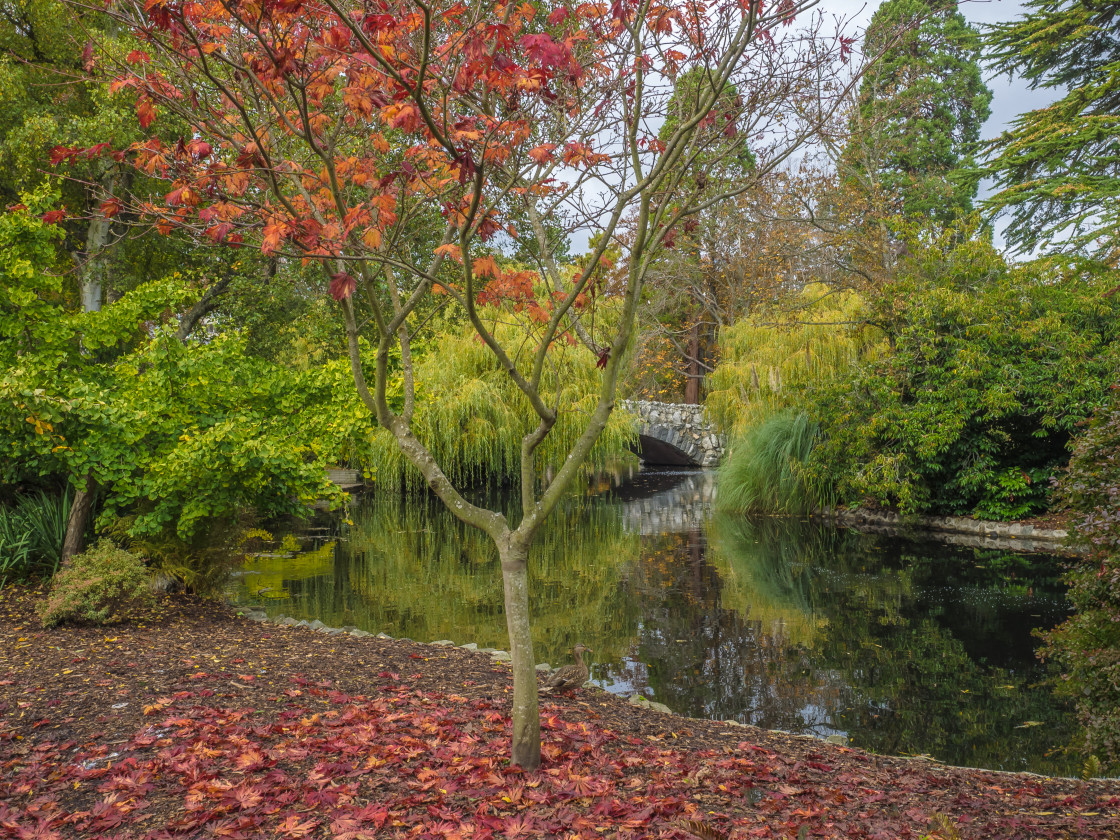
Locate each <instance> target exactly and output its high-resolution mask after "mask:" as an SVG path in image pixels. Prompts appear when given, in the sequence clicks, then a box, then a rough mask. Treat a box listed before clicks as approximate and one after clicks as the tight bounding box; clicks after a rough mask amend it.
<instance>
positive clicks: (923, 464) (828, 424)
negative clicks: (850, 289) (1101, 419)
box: [801, 230, 1120, 519]
mask: <svg viewBox="0 0 1120 840" xmlns="http://www.w3.org/2000/svg"><path fill="white" fill-rule="evenodd" d="M907 246H908V250H907V255H906V257H905V258H904V260H903V263H902V265H901V266H900V269H899V273H900V276H899V279H898V280H897V281H896V282H895V283H894V284H892V285H891V286H890V287H888V288H886V289H884V290H883V291H882V292H881V294H880V295H878V296H877V298H876V299H874V300H873V301H871V302H870V304H869V306H870V310H871V311H869V312H868V313H867V316H866V317H868V318H869V319H870V320H873V321H875V322H876V323H878V324H881V325H882V326H883V329H884V330H885V331H886V332H887V334H888V336H889V338H890V343H891V352H890V353H889V354H887V355H885V356H883V357H882V358H879V359H874V360H871V361H865V362H862V363H857V364H856V365H854V366H853V367H852V368H851V369H850V371H849V374H848V375H847V376H845V377H842V378H839V379H832V380H825V381H822V382H821V383H820V384H819V385H809V386H807V387H808V390H809V394H808V398H807V400H806V401H805V402H804V403H803V404H802V406H801V407H802V410H805V411H807V412H808V413H809V414H811V415H812V416H814V417H815V418H816V419H818V420H819V421H820V423H821V429H822V433H821V437H820V441H819V442H818V445H817V447H816V449H815V450H814V454H813V456H812V462H811V464H810V472H812V473H813V474H814V475H816V476H817V477H818V478H819V479H820V480H822V481H823V482H824V483H826V484H832V485H834V486H835V487H836V489H837V493H838V495H839V497H840V499H841V500H842V501H844V502H846V503H848V504H866V503H868V502H875V503H878V504H880V505H884V506H887V507H893V508H898V509H900V510H901V511H903V512H906V513H937V514H953V515H971V516H979V517H982V518H992V519H1017V518H1021V517H1024V516H1030V515H1032V514H1034V513H1037V512H1040V511H1044V510H1045V509H1046V508H1047V506H1048V504H1049V498H1048V496H1049V486H1050V485H1049V478H1050V476H1051V475H1053V474H1054V473H1055V471H1056V470H1059V469H1060V468H1061V467H1062V466H1063V465H1064V464H1065V462H1066V460H1067V458H1068V450H1067V444H1068V442H1069V440H1070V437H1071V435H1072V434H1073V433H1074V432H1075V430H1076V428H1077V425H1078V424H1079V423H1081V422H1082V421H1084V420H1086V419H1087V418H1088V417H1089V416H1090V415H1091V414H1092V413H1093V411H1094V410H1095V409H1096V408H1098V407H1099V406H1101V405H1102V404H1104V403H1105V402H1106V399H1107V393H1108V387H1109V385H1110V384H1111V383H1112V382H1113V381H1114V378H1115V372H1116V370H1117V368H1118V366H1120V298H1117V297H1115V296H1113V297H1107V296H1106V295H1105V294H1104V293H1105V292H1106V291H1107V290H1108V289H1109V288H1111V287H1113V286H1115V285H1116V278H1115V276H1114V275H1113V274H1111V273H1110V272H1108V271H1105V270H1104V269H1102V268H1101V267H1099V266H1095V265H1093V264H1089V263H1085V262H1072V261H1067V262H1063V261H1058V260H1054V259H1047V260H1039V261H1036V262H1034V263H1028V264H1024V265H1017V266H1009V265H1007V263H1006V262H1005V261H1004V260H1003V258H1002V257H1001V256H1000V255H999V253H998V252H997V251H996V250H995V249H994V248H993V247H992V245H991V243H990V242H988V241H987V240H986V239H985V238H984V235H983V234H982V233H977V232H972V233H971V234H969V233H968V231H967V230H966V231H949V232H945V233H942V234H938V235H920V234H919V235H916V236H912V237H910V238H909V239H908V241H907Z"/></svg>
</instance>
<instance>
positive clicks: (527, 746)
mask: <svg viewBox="0 0 1120 840" xmlns="http://www.w3.org/2000/svg"><path fill="white" fill-rule="evenodd" d="M512 536H513V535H507V536H506V537H505V539H503V540H501V541H499V543H498V557H499V559H500V560H501V563H502V584H503V587H504V589H505V606H506V629H507V631H508V632H509V652H510V654H511V655H512V656H513V710H512V712H511V715H510V717H511V718H512V720H513V749H512V754H511V762H512V763H513V764H514V765H515V766H517V767H524V768H525V769H526V770H536V769H537V768H538V767H540V764H541V718H540V711H539V709H538V704H537V663H536V660H535V659H534V658H533V634H532V631H531V628H530V626H529V564H528V555H529V547H528V546H527V545H525V544H524V543H522V542H520V541H517V540H515V539H513V538H512Z"/></svg>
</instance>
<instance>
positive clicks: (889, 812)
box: [0, 588, 1120, 840]
mask: <svg viewBox="0 0 1120 840" xmlns="http://www.w3.org/2000/svg"><path fill="white" fill-rule="evenodd" d="M40 596H41V593H40V592H37V591H36V590H29V589H23V588H20V589H9V590H5V591H3V592H0V615H2V616H3V621H2V624H0V641H2V643H0V671H3V672H4V673H5V674H6V679H5V680H4V681H3V686H2V687H0V710H2V711H0V715H2V717H0V767H2V768H3V772H2V773H0V803H2V804H0V827H2V828H0V830H2V831H6V832H8V836H18V835H19V833H20V832H21V831H22V832H25V833H30V832H33V831H38V832H39V833H40V834H42V835H44V836H46V835H47V834H48V833H50V832H54V833H55V835H56V836H59V837H69V838H94V837H104V836H118V837H133V838H145V840H158V839H159V838H174V837H184V838H185V837H193V836H199V835H202V834H207V833H211V832H213V833H217V834H224V835H227V836H231V837H232V836H245V837H283V836H290V837H297V836H304V837H315V838H326V837H332V836H338V835H340V834H348V835H349V836H353V837H355V838H356V837H360V836H368V837H372V836H374V835H376V836H397V835H399V836H404V835H406V834H410V833H413V834H416V835H418V836H420V835H422V836H453V834H452V833H449V832H454V831H457V832H458V836H460V837H464V838H466V837H474V838H480V839H481V838H489V837H501V836H505V837H513V836H520V835H522V834H524V835H526V836H530V835H532V836H540V837H545V838H552V837H556V838H559V837H565V838H568V837H577V838H591V837H601V836H605V835H604V832H608V833H609V834H608V835H607V836H617V837H620V838H628V837H633V838H638V837H648V836H652V835H658V836H662V837H665V838H669V839H670V840H689V839H690V838H693V837H695V836H707V837H712V836H721V837H730V836H734V837H740V836H742V837H746V836H757V837H793V836H797V835H798V834H799V833H803V834H804V835H805V836H812V837H827V838H840V837H844V838H872V837H891V838H911V840H917V838H920V837H922V836H941V837H947V836H950V835H949V834H940V835H937V834H934V832H935V831H937V829H938V827H939V826H949V827H950V828H951V829H952V831H953V835H952V836H957V837H960V838H963V840H970V838H991V837H1039V838H1042V837H1052V838H1059V837H1072V836H1076V837H1079V838H1086V839H1087V840H1088V839H1089V838H1106V837H1111V836H1114V829H1115V825H1116V824H1117V822H1116V821H1117V819H1118V818H1120V781H1115V780H1111V781H1108V780H1095V781H1092V782H1088V783H1084V782H1079V781H1075V780H1070V779H1054V778H1047V777H1040V776H1034V775H1029V774H1019V773H995V772H989V771H982V770H971V769H962V768H955V767H946V766H942V765H938V764H935V763H932V762H929V761H924V760H919V759H898V758H888V757H883V756H877V755H871V754H868V753H865V752H862V751H860V750H857V749H851V748H844V747H839V746H833V745H829V744H825V743H822V742H820V741H815V740H812V739H808V738H798V737H795V736H788V735H777V734H774V733H768V732H765V731H762V730H758V729H755V728H753V727H744V726H728V725H726V724H722V723H718V722H714V721H702V720H692V719H687V718H680V717H676V716H672V715H664V714H659V713H657V712H653V711H649V710H645V709H640V708H637V707H635V706H633V705H631V704H630V703H628V702H626V701H625V700H622V699H620V698H617V697H614V696H612V695H609V694H607V693H605V692H600V691H574V692H571V693H570V694H567V695H557V696H552V697H548V698H542V721H543V726H542V740H543V753H544V764H543V766H542V768H541V770H540V771H538V772H536V773H524V772H523V771H521V770H519V769H516V768H510V767H508V766H507V765H506V762H505V756H506V754H507V752H508V748H509V734H508V732H509V720H508V708H509V692H510V678H509V669H508V667H507V666H505V665H503V664H501V663H498V664H494V663H492V662H491V657H490V656H489V655H487V654H482V653H479V652H470V651H467V650H462V649H460V648H457V647H450V646H443V647H440V646H431V645H421V644H416V643H409V642H402V641H396V640H387V639H379V638H376V637H356V636H350V635H347V634H333V635H331V634H327V633H322V632H320V633H315V632H309V631H308V630H305V629H302V628H301V629H297V628H293V627H289V626H283V625H276V624H270V623H263V622H262V623H254V622H250V621H247V620H244V619H243V618H239V617H237V616H236V615H234V614H233V613H232V611H230V610H229V609H228V608H226V607H225V606H223V605H220V604H217V603H214V602H207V601H200V600H197V599H189V598H178V599H165V600H164V601H163V602H162V604H161V606H160V608H159V609H158V610H157V611H156V612H153V613H151V614H149V615H147V616H144V617H142V618H140V619H138V620H136V621H135V622H133V623H130V624H125V625H119V626H116V627H110V628H60V629H55V630H50V631H47V630H43V629H42V628H41V627H39V626H38V624H37V622H36V620H35V617H34V613H33V605H34V601H35V599H36V598H38V597H40ZM691 829H696V830H699V831H700V834H698V835H697V834H696V833H695V831H693V830H691ZM706 832H707V833H706Z"/></svg>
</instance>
